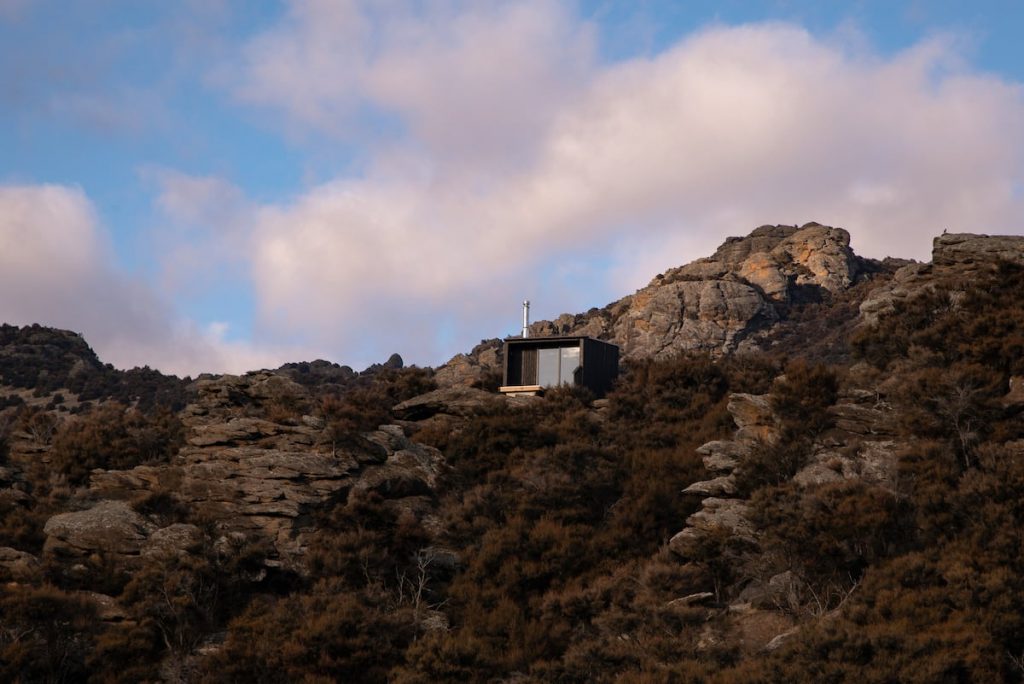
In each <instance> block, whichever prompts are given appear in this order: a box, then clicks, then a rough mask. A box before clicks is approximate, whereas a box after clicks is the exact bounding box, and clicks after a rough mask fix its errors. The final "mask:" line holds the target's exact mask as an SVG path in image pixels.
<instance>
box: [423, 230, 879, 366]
mask: <svg viewBox="0 0 1024 684" xmlns="http://www.w3.org/2000/svg"><path fill="white" fill-rule="evenodd" d="M866 263H867V262H865V261H864V260H862V259H860V258H858V257H857V256H855V255H854V253H853V251H852V250H851V249H850V235H849V233H847V232H846V231H845V230H843V229H841V228H832V227H829V226H823V225H820V224H817V223H808V224H805V225H803V226H800V227H797V226H762V227H760V228H758V229H756V230H754V231H753V232H752V233H751V234H750V235H748V236H747V237H743V238H729V239H728V240H726V241H725V243H724V244H722V246H721V247H719V248H718V250H717V251H716V252H715V253H714V254H713V255H712V256H710V257H707V258H703V259H698V260H696V261H694V262H692V263H689V264H687V265H685V266H681V267H679V268H675V269H671V270H669V271H667V272H665V273H664V274H662V275H659V276H658V277H656V278H655V279H654V280H652V281H651V282H650V284H648V285H647V287H644V288H643V289H641V290H639V291H638V292H636V293H635V294H633V295H630V296H627V297H624V298H623V299H621V300H619V301H617V302H614V303H612V304H609V305H608V306H607V307H605V308H603V309H592V310H591V311H589V312H587V313H585V314H579V315H571V314H564V315H562V316H559V317H558V318H556V319H555V320H553V321H539V322H537V323H534V324H533V325H531V326H530V332H531V335H534V336H547V335H587V336H591V337H597V338H600V339H604V340H608V341H611V342H614V343H615V344H617V345H619V348H620V351H621V354H622V356H623V358H626V359H639V358H661V357H670V356H674V355H676V354H679V353H681V352H687V351H700V352H708V353H710V354H712V355H714V356H720V355H722V354H727V353H730V352H734V351H737V350H743V349H746V348H749V347H751V346H754V345H756V343H757V341H758V339H759V336H760V335H762V334H763V333H764V332H765V331H766V330H768V329H770V328H771V327H772V326H773V325H774V324H776V323H777V322H778V321H779V313H778V311H779V308H780V307H784V306H785V305H787V304H790V303H794V302H803V301H816V300H818V299H820V298H822V297H825V296H829V295H830V294H837V293H840V292H842V291H843V290H845V289H847V288H849V287H850V286H851V285H852V284H854V283H855V282H856V281H857V279H858V277H859V276H860V275H861V274H862V272H864V270H865V264H866ZM489 353H490V352H489ZM492 364H493V365H492ZM499 364H500V359H499V358H496V357H495V356H493V355H489V356H486V357H485V356H484V355H483V354H480V353H477V350H474V351H473V352H472V353H470V354H469V355H460V356H457V357H455V358H453V359H452V360H451V361H449V362H448V363H447V364H446V365H445V366H443V367H442V368H441V369H440V370H439V371H438V377H437V380H438V384H439V385H441V386H448V385H453V384H472V383H473V381H474V380H476V379H477V378H479V377H480V376H481V374H482V373H483V372H486V370H488V369H491V370H500V367H499Z"/></svg>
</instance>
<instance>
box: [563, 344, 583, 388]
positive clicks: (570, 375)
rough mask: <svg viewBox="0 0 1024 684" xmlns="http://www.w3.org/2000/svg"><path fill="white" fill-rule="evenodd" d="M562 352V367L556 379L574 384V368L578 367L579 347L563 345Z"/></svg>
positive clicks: (565, 383) (566, 383) (564, 383)
mask: <svg viewBox="0 0 1024 684" xmlns="http://www.w3.org/2000/svg"><path fill="white" fill-rule="evenodd" d="M560 351H561V352H562V354H561V356H562V368H561V371H560V372H559V374H558V381H559V383H561V384H563V385H575V384H576V369H578V368H579V367H580V348H579V347H564V348H563V349H561V350H560Z"/></svg>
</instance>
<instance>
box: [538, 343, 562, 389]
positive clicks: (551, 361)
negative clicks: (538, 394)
mask: <svg viewBox="0 0 1024 684" xmlns="http://www.w3.org/2000/svg"><path fill="white" fill-rule="evenodd" d="M559 351H561V350H559V349H538V350H537V384H538V385H540V386H541V387H552V386H553V385H557V384H558V359H559V353H558V352H559Z"/></svg>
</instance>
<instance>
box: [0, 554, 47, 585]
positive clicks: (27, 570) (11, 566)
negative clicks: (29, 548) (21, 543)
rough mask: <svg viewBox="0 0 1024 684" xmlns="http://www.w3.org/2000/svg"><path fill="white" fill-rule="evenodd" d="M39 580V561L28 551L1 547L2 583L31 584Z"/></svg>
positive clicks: (0, 576) (0, 569) (0, 570)
mask: <svg viewBox="0 0 1024 684" xmlns="http://www.w3.org/2000/svg"><path fill="white" fill-rule="evenodd" d="M37 579H39V559H38V558H36V557H35V556H33V555H32V554H31V553H28V552H26V551H19V550H18V549H12V548H10V547H8V546H2V547H0V581H8V580H10V581H14V582H31V581H33V580H37Z"/></svg>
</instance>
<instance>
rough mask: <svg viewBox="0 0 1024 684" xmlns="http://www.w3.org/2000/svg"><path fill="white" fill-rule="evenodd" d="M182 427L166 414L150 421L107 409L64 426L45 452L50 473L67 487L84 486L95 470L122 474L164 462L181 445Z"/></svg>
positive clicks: (114, 406)
mask: <svg viewBox="0 0 1024 684" xmlns="http://www.w3.org/2000/svg"><path fill="white" fill-rule="evenodd" d="M182 443H183V441H182V426H181V421H179V420H178V418H177V416H176V415H174V414H173V413H171V412H170V411H168V410H158V411H156V412H154V413H153V414H152V415H151V416H147V415H145V414H142V413H140V412H139V411H135V410H131V409H126V408H125V407H124V406H122V405H120V404H106V405H104V406H102V407H100V408H98V409H96V410H94V411H91V412H90V413H88V414H86V415H85V416H84V417H82V418H81V419H80V420H73V421H69V422H68V423H67V424H66V425H64V427H63V428H62V429H61V430H60V431H59V432H58V433H57V435H56V437H55V438H54V440H53V445H52V447H51V448H50V459H51V462H52V464H53V467H54V468H55V469H56V470H57V471H58V472H60V473H63V474H64V475H66V476H67V478H68V481H69V482H71V483H72V484H85V483H86V482H87V481H88V479H89V473H90V472H91V471H92V470H93V469H94V468H103V469H114V470H126V469H129V468H133V467H135V466H137V465H143V464H147V463H158V462H166V461H168V460H170V458H171V457H172V456H173V455H174V454H176V453H177V451H178V449H179V448H180V446H181V445H182Z"/></svg>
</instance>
